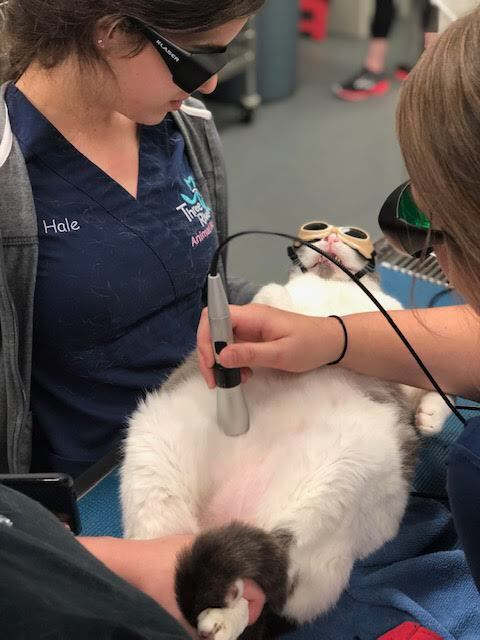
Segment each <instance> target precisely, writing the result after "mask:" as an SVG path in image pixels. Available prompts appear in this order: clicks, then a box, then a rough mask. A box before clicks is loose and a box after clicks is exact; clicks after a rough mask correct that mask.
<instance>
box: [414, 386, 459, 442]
mask: <svg viewBox="0 0 480 640" xmlns="http://www.w3.org/2000/svg"><path fill="white" fill-rule="evenodd" d="M448 397H449V400H451V401H453V398H452V397H451V396H448ZM449 415H450V409H449V408H448V406H447V405H446V404H445V402H444V400H443V399H442V397H441V396H440V395H439V394H438V393H435V392H434V391H432V392H429V393H426V394H425V395H424V396H423V398H422V399H421V401H420V404H419V405H418V409H417V413H416V415H415V423H416V425H417V428H418V429H419V431H420V433H422V435H424V436H433V435H435V434H437V433H440V431H441V430H442V428H443V425H444V424H445V420H446V419H447V418H448V416H449Z"/></svg>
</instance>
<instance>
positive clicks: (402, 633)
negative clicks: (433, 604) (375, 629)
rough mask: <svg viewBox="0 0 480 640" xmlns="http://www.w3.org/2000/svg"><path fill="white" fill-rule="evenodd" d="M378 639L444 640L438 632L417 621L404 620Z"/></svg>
mask: <svg viewBox="0 0 480 640" xmlns="http://www.w3.org/2000/svg"><path fill="white" fill-rule="evenodd" d="M377 640H443V638H442V636H439V635H438V633H434V632H433V631H429V630H428V629H425V627H421V626H420V625H419V624H417V623H416V622H404V623H403V624H401V625H400V626H399V627H395V629H392V630H391V631H388V632H387V633H385V634H384V635H383V636H380V637H379V638H377Z"/></svg>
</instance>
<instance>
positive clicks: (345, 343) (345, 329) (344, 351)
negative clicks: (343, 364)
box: [327, 316, 348, 365]
mask: <svg viewBox="0 0 480 640" xmlns="http://www.w3.org/2000/svg"><path fill="white" fill-rule="evenodd" d="M328 317H329V318H336V319H337V320H338V321H339V323H340V324H341V325H342V329H343V335H344V338H345V342H344V345H343V351H342V353H341V354H340V357H339V358H337V360H334V361H333V362H327V365H331V364H338V363H339V362H340V360H343V358H344V356H345V354H346V353H347V347H348V333H347V328H346V326H345V323H344V322H343V320H342V319H341V318H340V317H339V316H328Z"/></svg>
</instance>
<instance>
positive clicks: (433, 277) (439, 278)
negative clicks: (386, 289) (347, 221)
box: [375, 238, 449, 287]
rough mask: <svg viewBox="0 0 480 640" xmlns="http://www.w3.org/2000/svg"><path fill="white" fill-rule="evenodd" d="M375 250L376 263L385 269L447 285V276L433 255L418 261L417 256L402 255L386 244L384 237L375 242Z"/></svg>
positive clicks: (443, 285)
mask: <svg viewBox="0 0 480 640" xmlns="http://www.w3.org/2000/svg"><path fill="white" fill-rule="evenodd" d="M375 251H376V252H377V264H378V265H380V266H382V267H385V268H386V269H393V271H400V272H401V273H407V274H408V275H410V276H412V277H414V278H420V279H421V280H427V282H433V283H435V284H438V285H440V286H442V287H448V286H449V284H448V280H447V277H446V276H445V274H444V273H443V271H442V270H441V268H440V265H439V264H438V262H437V259H436V257H435V255H431V256H429V257H428V258H427V259H426V260H424V261H423V262H422V263H420V261H419V260H417V258H411V257H410V256H404V255H402V254H401V253H398V252H397V251H395V249H394V248H393V247H391V246H390V245H389V244H388V242H387V240H386V238H380V239H379V240H377V241H376V242H375Z"/></svg>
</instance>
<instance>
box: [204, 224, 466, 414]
mask: <svg viewBox="0 0 480 640" xmlns="http://www.w3.org/2000/svg"><path fill="white" fill-rule="evenodd" d="M249 235H264V236H277V237H279V238H286V239H287V240H293V241H294V242H299V243H300V244H302V245H303V246H305V247H308V248H309V249H312V251H316V252H317V253H319V254H320V255H321V256H323V257H324V258H327V259H328V260H330V262H333V263H334V264H335V265H336V266H337V267H338V268H339V269H341V270H342V271H343V272H344V273H346V274H347V276H348V277H349V278H351V279H352V280H353V281H354V282H355V284H356V285H357V286H359V287H360V289H361V290H362V291H363V292H364V293H365V295H367V296H368V297H369V298H370V300H371V301H372V302H373V304H374V305H375V306H376V307H377V309H378V310H379V311H380V313H382V315H383V316H384V318H385V319H386V320H387V322H388V323H389V325H390V326H391V327H392V329H393V330H394V331H395V333H396V334H397V335H398V337H399V338H400V340H401V341H402V342H403V344H404V345H405V346H406V348H407V349H408V350H409V351H410V353H411V355H412V356H413V358H414V359H415V361H416V363H417V364H418V366H419V367H420V369H421V370H422V371H423V373H424V374H425V375H426V376H427V378H428V380H429V381H430V383H431V384H432V386H433V388H434V389H435V391H436V392H437V393H438V394H439V395H440V396H441V397H442V399H443V401H444V402H445V404H446V405H447V406H448V408H449V409H450V411H452V412H453V413H454V414H455V416H456V417H457V418H458V419H459V420H460V422H461V423H462V424H463V425H465V424H466V422H467V421H466V420H465V418H464V417H463V416H462V414H461V413H460V412H459V411H458V409H457V408H456V407H455V406H454V405H453V404H452V403H451V402H450V400H449V399H448V397H447V395H446V394H445V393H444V392H443V391H442V389H441V388H440V386H439V384H438V383H437V381H436V380H435V378H434V377H433V376H432V374H431V373H430V371H429V370H428V369H427V367H426V366H425V365H424V364H423V362H422V361H421V359H420V357H419V356H418V355H417V353H416V351H415V350H414V348H413V347H412V345H411V344H410V343H409V341H408V340H407V338H406V337H405V336H404V335H403V333H402V331H401V330H400V329H399V328H398V327H397V325H396V324H395V322H394V321H393V320H392V318H391V317H390V315H389V313H388V312H387V311H386V309H384V308H383V306H382V305H381V304H380V302H378V300H377V299H376V298H375V296H374V295H373V294H372V293H370V291H369V290H368V289H367V287H366V286H365V285H364V284H362V282H361V281H360V280H359V279H358V278H357V277H355V275H354V274H353V273H352V272H351V271H350V270H349V269H347V268H346V267H345V266H343V264H341V263H340V262H338V261H337V260H335V258H332V256H330V255H329V254H328V253H326V252H325V251H322V250H321V249H319V248H318V247H316V246H315V245H313V244H312V243H311V242H307V241H306V240H301V239H300V238H297V237H296V236H292V235H290V234H288V233H280V232H277V231H253V230H252V231H240V232H239V233H234V234H233V235H231V236H228V238H226V239H225V240H224V241H223V242H221V243H220V245H219V246H218V248H217V250H216V251H215V253H214V255H213V259H212V263H211V267H210V275H211V276H216V275H217V273H218V261H219V259H220V255H221V253H222V251H223V249H224V248H225V247H226V245H227V244H228V243H229V242H231V241H232V240H235V238H240V237H242V236H249ZM465 408H466V407H465ZM468 408H470V407H468ZM472 409H473V407H472Z"/></svg>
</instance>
